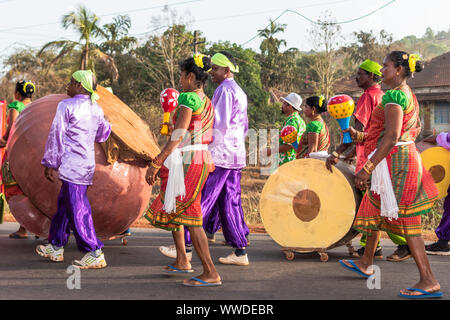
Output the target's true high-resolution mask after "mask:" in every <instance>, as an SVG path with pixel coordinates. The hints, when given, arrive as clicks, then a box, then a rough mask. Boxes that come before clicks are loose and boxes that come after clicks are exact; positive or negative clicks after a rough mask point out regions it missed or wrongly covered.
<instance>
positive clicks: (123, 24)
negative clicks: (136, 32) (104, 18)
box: [100, 15, 137, 57]
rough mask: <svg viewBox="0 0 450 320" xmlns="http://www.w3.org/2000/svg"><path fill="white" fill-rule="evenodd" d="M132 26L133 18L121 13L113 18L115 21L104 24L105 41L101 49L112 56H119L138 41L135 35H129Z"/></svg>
mask: <svg viewBox="0 0 450 320" xmlns="http://www.w3.org/2000/svg"><path fill="white" fill-rule="evenodd" d="M130 28H131V19H130V17H129V16H127V15H119V16H117V17H115V18H113V22H111V23H107V24H105V25H103V33H102V35H103V37H104V38H105V41H104V42H102V44H101V45H100V49H101V50H102V51H103V52H105V53H107V54H108V55H110V56H113V57H115V56H117V55H118V54H122V53H123V52H124V51H127V50H129V49H130V48H131V46H133V45H134V44H136V43H137V39H136V38H135V37H131V36H129V35H128V33H129V31H130Z"/></svg>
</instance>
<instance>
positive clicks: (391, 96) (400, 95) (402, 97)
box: [381, 90, 410, 111]
mask: <svg viewBox="0 0 450 320" xmlns="http://www.w3.org/2000/svg"><path fill="white" fill-rule="evenodd" d="M388 103H393V104H397V105H399V106H400V107H401V108H402V110H403V111H405V110H406V109H407V108H408V106H409V103H410V98H409V97H408V96H407V95H406V93H404V92H403V91H400V90H388V91H386V93H385V94H384V96H383V98H382V99H381V105H382V106H383V108H384V107H385V105H386V104H388Z"/></svg>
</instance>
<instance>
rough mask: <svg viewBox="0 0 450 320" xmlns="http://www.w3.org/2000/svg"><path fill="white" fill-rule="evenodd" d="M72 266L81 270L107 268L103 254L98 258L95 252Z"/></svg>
mask: <svg viewBox="0 0 450 320" xmlns="http://www.w3.org/2000/svg"><path fill="white" fill-rule="evenodd" d="M72 265H73V266H74V267H77V268H80V269H101V268H104V267H106V266H107V264H106V260H105V255H104V254H103V252H102V253H101V254H100V255H99V256H98V257H96V256H95V255H94V252H88V253H86V254H85V255H84V257H83V258H82V259H81V260H75V261H74V262H72Z"/></svg>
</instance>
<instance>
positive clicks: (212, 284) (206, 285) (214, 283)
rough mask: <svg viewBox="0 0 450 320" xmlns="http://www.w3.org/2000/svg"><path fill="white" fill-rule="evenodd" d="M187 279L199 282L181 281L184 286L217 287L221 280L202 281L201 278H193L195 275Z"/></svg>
mask: <svg viewBox="0 0 450 320" xmlns="http://www.w3.org/2000/svg"><path fill="white" fill-rule="evenodd" d="M189 280H194V281H197V282H200V283H199V284H190V283H184V282H183V286H186V287H217V286H221V285H222V282H221V281H219V282H206V281H204V280H202V279H199V278H195V277H192V278H191V279H189Z"/></svg>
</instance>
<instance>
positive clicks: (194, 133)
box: [145, 97, 214, 231]
mask: <svg viewBox="0 0 450 320" xmlns="http://www.w3.org/2000/svg"><path fill="white" fill-rule="evenodd" d="M175 122H176V117H174V123H175ZM213 123H214V107H213V105H212V104H211V101H210V100H209V98H208V97H205V99H204V100H203V102H202V107H200V108H199V109H198V110H197V111H195V112H193V113H192V118H191V122H190V124H189V127H188V131H189V134H190V136H189V137H190V140H187V141H183V142H182V143H181V145H180V147H182V146H183V145H185V144H189V143H191V144H200V143H201V144H210V143H211V142H212V140H213V139H212V128H213ZM183 163H184V184H185V187H186V195H185V196H184V197H183V198H182V199H181V198H180V197H178V198H177V199H176V212H173V213H170V214H169V213H167V212H165V211H164V209H163V206H164V194H165V190H166V187H167V180H168V176H169V170H168V169H167V168H166V167H165V166H162V168H161V170H160V173H159V174H160V178H161V191H160V194H159V195H158V197H157V198H156V199H155V200H154V201H153V203H152V204H151V206H150V208H149V209H148V210H147V213H146V214H145V218H146V219H147V220H148V221H149V222H150V223H151V224H152V225H154V226H155V227H158V228H161V229H165V230H169V231H178V230H180V229H181V227H180V225H185V226H189V227H201V226H202V223H203V218H202V210H201V205H200V203H201V191H202V189H203V186H204V184H205V182H206V179H207V178H208V175H209V173H210V172H212V171H214V163H213V161H212V158H211V153H210V152H209V151H207V150H201V151H189V152H185V153H184V155H183Z"/></svg>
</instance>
